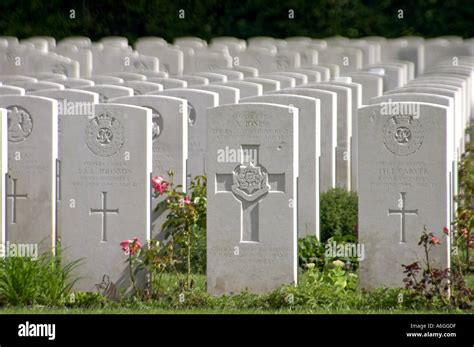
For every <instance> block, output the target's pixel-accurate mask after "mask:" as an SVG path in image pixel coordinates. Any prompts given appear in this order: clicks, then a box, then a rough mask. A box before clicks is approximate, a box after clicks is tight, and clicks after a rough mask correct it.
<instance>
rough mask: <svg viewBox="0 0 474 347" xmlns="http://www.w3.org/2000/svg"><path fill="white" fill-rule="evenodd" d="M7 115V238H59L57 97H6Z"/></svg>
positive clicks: (1, 103) (48, 242)
mask: <svg viewBox="0 0 474 347" xmlns="http://www.w3.org/2000/svg"><path fill="white" fill-rule="evenodd" d="M0 107H2V108H5V109H7V114H8V156H9V158H8V172H9V175H8V179H7V188H6V192H7V220H6V224H7V226H6V228H7V240H8V241H10V242H13V243H28V244H38V245H39V249H40V250H42V251H48V250H49V251H51V249H52V247H54V246H55V244H56V243H55V242H56V204H55V202H56V161H57V153H58V148H57V145H58V131H57V127H58V114H57V107H58V106H57V102H56V101H55V100H52V99H48V98H43V97H36V96H2V97H0Z"/></svg>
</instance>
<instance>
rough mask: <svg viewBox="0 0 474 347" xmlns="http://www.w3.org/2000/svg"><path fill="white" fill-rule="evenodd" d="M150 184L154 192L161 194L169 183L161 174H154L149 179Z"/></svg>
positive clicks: (165, 190) (166, 189)
mask: <svg viewBox="0 0 474 347" xmlns="http://www.w3.org/2000/svg"><path fill="white" fill-rule="evenodd" d="M151 185H152V186H153V190H154V191H155V193H159V194H163V193H166V192H167V191H168V186H169V184H168V182H166V181H165V180H164V178H163V177H161V176H154V177H153V178H152V179H151Z"/></svg>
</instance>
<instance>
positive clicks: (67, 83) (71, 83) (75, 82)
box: [48, 78, 94, 88]
mask: <svg viewBox="0 0 474 347" xmlns="http://www.w3.org/2000/svg"><path fill="white" fill-rule="evenodd" d="M48 82H55V83H59V84H62V85H63V86H64V87H66V88H77V87H86V86H93V85H94V81H91V80H86V79H82V78H68V79H56V78H54V79H50V80H48Z"/></svg>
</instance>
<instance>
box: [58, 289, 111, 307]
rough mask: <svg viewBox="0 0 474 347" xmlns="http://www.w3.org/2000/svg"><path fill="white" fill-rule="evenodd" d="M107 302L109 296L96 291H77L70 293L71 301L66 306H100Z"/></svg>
mask: <svg viewBox="0 0 474 347" xmlns="http://www.w3.org/2000/svg"><path fill="white" fill-rule="evenodd" d="M106 304H107V298H106V297H105V296H103V295H102V294H100V293H95V292H75V293H71V294H70V295H69V302H68V304H67V305H66V306H68V307H73V308H88V309H93V308H100V307H104V306H105V305H106Z"/></svg>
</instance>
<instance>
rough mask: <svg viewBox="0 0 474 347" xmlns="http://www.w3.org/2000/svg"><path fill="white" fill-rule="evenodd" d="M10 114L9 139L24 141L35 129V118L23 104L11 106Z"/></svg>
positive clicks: (8, 111)
mask: <svg viewBox="0 0 474 347" xmlns="http://www.w3.org/2000/svg"><path fill="white" fill-rule="evenodd" d="M7 114H8V141H9V142H22V141H24V140H25V139H27V138H28V137H29V136H30V135H31V132H32V131H33V118H32V117H31V115H30V114H29V113H28V111H27V110H26V109H24V108H23V107H21V106H10V107H8V108H7Z"/></svg>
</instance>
